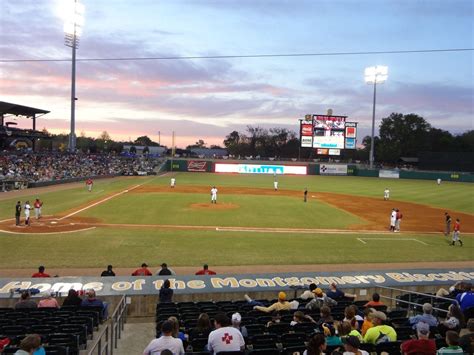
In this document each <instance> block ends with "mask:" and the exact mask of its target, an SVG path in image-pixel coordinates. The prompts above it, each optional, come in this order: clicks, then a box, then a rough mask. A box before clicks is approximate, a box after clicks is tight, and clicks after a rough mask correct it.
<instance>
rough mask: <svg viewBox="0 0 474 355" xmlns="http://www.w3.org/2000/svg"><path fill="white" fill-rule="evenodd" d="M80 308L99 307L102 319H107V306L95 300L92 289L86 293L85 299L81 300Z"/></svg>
mask: <svg viewBox="0 0 474 355" xmlns="http://www.w3.org/2000/svg"><path fill="white" fill-rule="evenodd" d="M81 307H101V308H102V318H103V319H107V318H109V305H108V304H107V303H106V302H103V301H102V300H99V299H98V298H96V295H95V291H94V290H93V289H89V290H87V291H86V298H85V299H83V300H82V303H81Z"/></svg>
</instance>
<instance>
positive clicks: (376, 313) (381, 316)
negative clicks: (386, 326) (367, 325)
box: [370, 308, 387, 321]
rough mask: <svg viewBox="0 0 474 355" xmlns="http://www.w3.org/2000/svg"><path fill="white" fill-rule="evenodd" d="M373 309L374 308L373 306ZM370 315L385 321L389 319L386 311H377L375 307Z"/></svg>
mask: <svg viewBox="0 0 474 355" xmlns="http://www.w3.org/2000/svg"><path fill="white" fill-rule="evenodd" d="M372 309H373V308H372ZM370 316H371V317H372V318H378V319H381V320H383V321H386V320H387V316H386V315H385V313H383V312H380V311H377V310H375V309H373V311H372V312H370Z"/></svg>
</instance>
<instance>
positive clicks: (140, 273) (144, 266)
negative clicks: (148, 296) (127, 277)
mask: <svg viewBox="0 0 474 355" xmlns="http://www.w3.org/2000/svg"><path fill="white" fill-rule="evenodd" d="M132 276H153V274H152V273H151V271H150V270H148V265H147V264H146V263H143V264H142V266H141V268H139V269H136V270H135V271H134V272H132Z"/></svg>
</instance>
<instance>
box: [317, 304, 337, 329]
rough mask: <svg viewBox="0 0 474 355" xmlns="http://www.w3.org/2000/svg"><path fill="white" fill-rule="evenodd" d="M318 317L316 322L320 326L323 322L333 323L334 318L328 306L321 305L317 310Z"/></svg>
mask: <svg viewBox="0 0 474 355" xmlns="http://www.w3.org/2000/svg"><path fill="white" fill-rule="evenodd" d="M319 315H320V318H319V320H318V322H317V323H316V324H317V325H318V326H321V325H322V324H323V323H333V322H334V318H333V317H332V315H331V308H329V307H328V306H322V307H321V309H320V310H319Z"/></svg>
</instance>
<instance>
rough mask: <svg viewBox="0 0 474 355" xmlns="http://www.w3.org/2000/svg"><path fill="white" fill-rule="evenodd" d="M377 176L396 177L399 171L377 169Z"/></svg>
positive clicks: (398, 176) (398, 175)
mask: <svg viewBox="0 0 474 355" xmlns="http://www.w3.org/2000/svg"><path fill="white" fill-rule="evenodd" d="M379 177H380V178H385V179H398V178H400V172H399V171H398V170H379Z"/></svg>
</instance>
